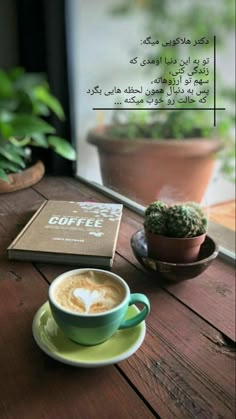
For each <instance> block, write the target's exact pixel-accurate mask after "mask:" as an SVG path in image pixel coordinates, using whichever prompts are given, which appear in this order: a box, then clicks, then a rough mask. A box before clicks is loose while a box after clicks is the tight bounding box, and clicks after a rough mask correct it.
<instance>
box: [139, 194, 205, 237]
mask: <svg viewBox="0 0 236 419" xmlns="http://www.w3.org/2000/svg"><path fill="white" fill-rule="evenodd" d="M144 227H145V228H146V229H147V230H148V231H150V232H151V233H154V234H159V235H162V236H166V237H178V238H181V237H196V236H200V235H201V234H204V233H206V231H207V218H206V216H205V214H204V212H203V210H202V208H201V206H200V205H199V204H197V203H196V202H187V203H185V204H174V205H170V206H169V207H168V205H166V204H165V203H163V202H162V201H155V202H153V203H152V204H150V205H149V206H148V207H147V209H146V212H145V219H144Z"/></svg>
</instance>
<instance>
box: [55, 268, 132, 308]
mask: <svg viewBox="0 0 236 419" xmlns="http://www.w3.org/2000/svg"><path fill="white" fill-rule="evenodd" d="M124 296H125V290H124V288H123V287H122V285H121V284H120V283H119V282H118V281H116V280H113V279H111V277H109V276H108V275H106V274H104V273H100V272H93V271H87V272H84V273H82V274H78V275H73V276H70V277H67V278H65V279H64V280H62V281H61V282H60V283H59V284H58V285H57V287H56V288H55V290H54V299H55V301H56V302H57V303H58V304H59V305H60V306H61V307H63V308H65V309H67V310H72V311H74V312H77V313H89V314H94V313H101V312H104V311H108V310H111V309H112V308H114V307H116V306H117V305H119V304H120V303H121V302H122V300H123V299H124Z"/></svg>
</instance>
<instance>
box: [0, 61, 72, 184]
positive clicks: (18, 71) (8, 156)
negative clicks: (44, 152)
mask: <svg viewBox="0 0 236 419" xmlns="http://www.w3.org/2000/svg"><path fill="white" fill-rule="evenodd" d="M51 113H54V114H55V115H56V116H57V117H58V118H59V119H60V120H63V119H64V117H65V116H64V112H63V109H62V107H61V104H60V103H59V101H58V100H57V99H56V98H55V97H54V96H53V95H52V93H51V91H50V87H49V85H48V83H47V80H46V78H45V76H44V75H42V74H35V73H32V74H31V73H26V72H25V71H24V69H22V68H13V69H10V70H8V71H4V70H0V179H2V180H4V181H6V182H7V181H8V173H10V172H13V173H16V172H19V171H21V170H22V169H24V168H25V167H26V166H27V164H29V156H30V154H31V152H30V150H31V147H43V148H49V147H50V148H51V149H52V150H54V151H55V152H56V153H58V154H59V155H61V156H62V157H64V158H66V159H70V160H75V159H76V153H75V150H74V149H73V148H72V147H71V145H70V144H69V143H68V142H67V141H66V140H65V139H63V138H60V137H58V136H56V135H55V131H56V130H55V128H54V127H53V126H52V125H51V124H49V123H48V122H46V120H45V118H46V117H48V116H49V115H50V114H51Z"/></svg>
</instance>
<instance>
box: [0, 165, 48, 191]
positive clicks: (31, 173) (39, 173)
mask: <svg viewBox="0 0 236 419" xmlns="http://www.w3.org/2000/svg"><path fill="white" fill-rule="evenodd" d="M44 173H45V166H44V164H43V162H41V161H38V162H37V163H35V164H34V165H33V166H31V167H29V168H28V169H25V170H22V171H21V172H19V173H10V174H9V175H8V179H9V183H7V182H4V181H3V180H0V193H8V192H14V191H19V190H20V189H25V188H28V187H29V186H32V185H34V184H35V183H37V182H38V181H39V180H40V179H41V178H42V177H43V175H44Z"/></svg>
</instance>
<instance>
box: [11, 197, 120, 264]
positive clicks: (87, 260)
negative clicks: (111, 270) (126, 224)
mask: <svg viewBox="0 0 236 419" xmlns="http://www.w3.org/2000/svg"><path fill="white" fill-rule="evenodd" d="M122 208H123V205H121V204H110V203H94V202H74V201H53V200H49V201H46V202H45V203H44V204H43V205H42V206H41V207H40V208H39V209H38V211H37V212H36V213H35V214H34V216H33V217H32V218H31V219H30V221H29V222H28V223H27V224H26V226H25V227H24V229H23V230H22V231H21V232H20V234H19V235H18V236H17V237H16V238H15V240H14V241H13V242H12V243H11V245H10V246H9V247H8V249H7V251H8V257H9V259H14V260H24V261H33V262H54V263H64V264H67V263H69V264H76V265H78V266H97V267H111V266H112V262H113V258H114V254H115V248H116V243H117V238H118V232H119V226H120V221H121V216H122Z"/></svg>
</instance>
